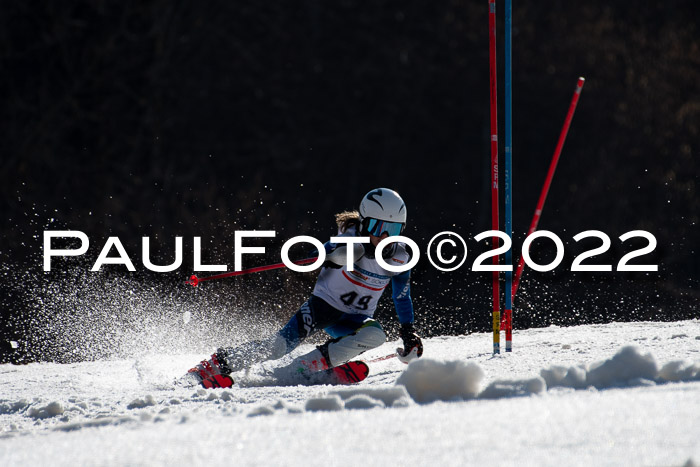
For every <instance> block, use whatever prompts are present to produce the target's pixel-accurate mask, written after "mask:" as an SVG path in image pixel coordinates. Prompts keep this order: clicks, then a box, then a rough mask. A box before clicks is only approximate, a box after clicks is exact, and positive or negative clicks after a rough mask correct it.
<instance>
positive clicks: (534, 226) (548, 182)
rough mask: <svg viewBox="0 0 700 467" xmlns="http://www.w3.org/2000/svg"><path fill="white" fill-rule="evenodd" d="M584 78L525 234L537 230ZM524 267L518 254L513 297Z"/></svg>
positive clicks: (575, 91) (578, 87) (522, 258)
mask: <svg viewBox="0 0 700 467" xmlns="http://www.w3.org/2000/svg"><path fill="white" fill-rule="evenodd" d="M584 82H585V79H584V78H579V79H578V82H577V83H576V89H575V90H574V96H573V97H572V98H571V104H570V105H569V111H568V112H567V114H566V119H565V120H564V126H563V127H562V129H561V133H560V134H559V141H558V142H557V147H556V149H555V150H554V156H553V157H552V162H551V163H550V164H549V171H548V172H547V178H545V180H544V185H543V186H542V191H541V192H540V199H539V200H538V201H537V208H535V214H534V216H532V222H530V229H529V230H528V231H527V235H528V236H530V235H531V234H532V233H533V232H535V230H537V224H538V223H539V222H540V216H541V215H542V208H544V202H545V200H546V199H547V193H548V192H549V186H550V185H551V184H552V178H553V177H554V171H555V170H556V169H557V163H558V162H559V156H560V155H561V150H562V148H563V147H564V141H566V135H567V134H568V133H569V126H570V125H571V119H572V118H573V117H574V112H575V111H576V105H577V104H578V98H579V97H580V96H581V90H582V89H583V83H584ZM524 267H525V258H524V257H523V255H520V260H519V261H518V269H517V270H516V271H515V277H514V279H513V289H512V294H513V297H515V293H516V292H517V291H518V285H520V276H521V275H522V273H523V268H524Z"/></svg>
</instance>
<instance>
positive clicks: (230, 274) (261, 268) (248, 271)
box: [185, 256, 318, 287]
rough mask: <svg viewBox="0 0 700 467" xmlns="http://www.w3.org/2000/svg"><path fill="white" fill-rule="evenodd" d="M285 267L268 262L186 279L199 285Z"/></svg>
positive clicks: (300, 262) (297, 262)
mask: <svg viewBox="0 0 700 467" xmlns="http://www.w3.org/2000/svg"><path fill="white" fill-rule="evenodd" d="M316 259H318V257H317V256H314V257H313V258H305V259H301V260H299V261H293V263H294V264H298V265H300V266H301V265H303V264H309V263H313V262H314V261H316ZM283 267H286V265H285V264H284V263H277V264H268V265H267V266H257V267H254V268H248V269H241V270H240V271H233V272H226V273H223V274H216V275H214V276H208V277H197V276H195V275H194V274H193V275H192V277H190V280H188V281H185V284H190V285H191V286H193V287H197V285H198V284H199V283H200V282H204V281H211V280H214V279H223V278H225V277H233V276H242V275H243V274H251V273H254V272H263V271H269V270H271V269H281V268H283Z"/></svg>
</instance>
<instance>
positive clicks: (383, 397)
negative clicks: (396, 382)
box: [330, 386, 412, 409]
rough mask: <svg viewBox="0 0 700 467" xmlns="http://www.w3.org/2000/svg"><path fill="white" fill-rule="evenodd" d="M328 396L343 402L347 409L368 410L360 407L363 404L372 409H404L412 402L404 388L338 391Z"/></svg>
mask: <svg viewBox="0 0 700 467" xmlns="http://www.w3.org/2000/svg"><path fill="white" fill-rule="evenodd" d="M330 394H334V395H337V396H339V397H340V398H341V399H342V400H343V401H345V408H347V409H358V408H363V409H364V408H370V407H362V405H363V404H367V405H369V404H372V407H405V406H406V405H409V404H411V402H412V401H411V398H410V396H409V395H408V392H407V391H406V388H405V387H404V386H392V387H387V388H350V389H340V390H338V391H333V392H331V393H330ZM363 401H366V402H363Z"/></svg>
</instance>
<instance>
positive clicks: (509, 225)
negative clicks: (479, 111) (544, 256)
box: [501, 0, 513, 352]
mask: <svg viewBox="0 0 700 467" xmlns="http://www.w3.org/2000/svg"><path fill="white" fill-rule="evenodd" d="M505 10H506V11H505V17H506V18H505V20H506V21H505V55H506V57H505V91H506V95H505V98H506V102H505V107H506V108H505V112H506V116H505V119H506V121H505V130H506V145H505V150H506V155H505V166H506V170H505V185H506V186H505V230H506V234H508V236H509V237H510V239H511V248H509V249H508V251H506V257H505V260H506V266H511V270H510V271H506V290H505V292H506V306H505V310H504V313H503V323H502V326H501V327H502V328H504V329H505V331H506V352H512V350H513V324H512V315H513V293H512V289H513V270H512V266H513V247H512V240H513V217H512V216H513V214H512V212H513V166H512V158H513V124H512V108H513V93H512V86H511V77H512V69H511V56H512V54H511V50H512V37H511V36H512V34H511V33H512V23H513V22H512V11H513V5H512V0H505Z"/></svg>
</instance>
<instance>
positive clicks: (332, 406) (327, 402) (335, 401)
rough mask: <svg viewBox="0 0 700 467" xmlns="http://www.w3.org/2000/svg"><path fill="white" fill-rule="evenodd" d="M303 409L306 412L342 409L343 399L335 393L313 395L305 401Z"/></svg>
mask: <svg viewBox="0 0 700 467" xmlns="http://www.w3.org/2000/svg"><path fill="white" fill-rule="evenodd" d="M304 409H306V410H307V411H308V412H335V411H338V410H343V401H341V400H340V396H337V395H331V396H327V397H314V398H311V399H309V400H307V401H306V404H305V405H304Z"/></svg>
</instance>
